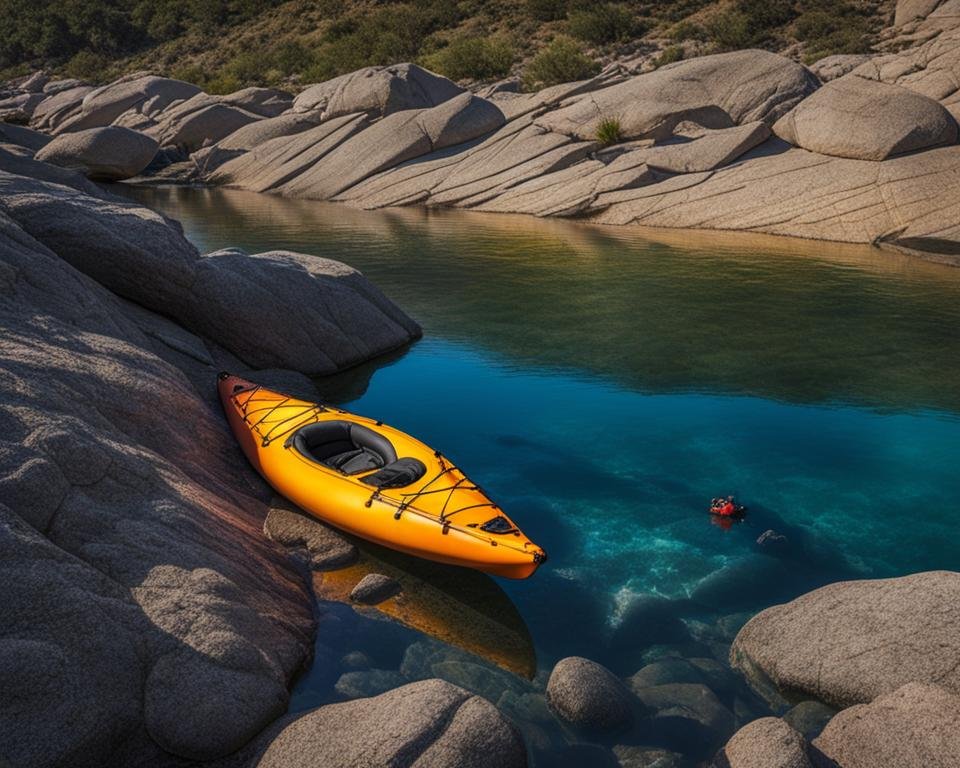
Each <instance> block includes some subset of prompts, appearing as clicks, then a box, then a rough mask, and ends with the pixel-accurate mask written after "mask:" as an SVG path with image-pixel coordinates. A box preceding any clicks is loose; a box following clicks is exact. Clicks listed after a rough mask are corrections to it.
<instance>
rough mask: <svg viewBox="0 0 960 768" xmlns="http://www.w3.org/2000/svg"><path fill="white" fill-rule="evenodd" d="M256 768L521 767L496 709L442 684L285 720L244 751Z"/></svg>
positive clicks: (511, 731)
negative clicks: (494, 764)
mask: <svg viewBox="0 0 960 768" xmlns="http://www.w3.org/2000/svg"><path fill="white" fill-rule="evenodd" d="M248 753H249V754H251V755H252V756H253V757H252V761H251V763H250V764H255V765H257V766H258V768H281V767H282V768H330V766H337V768H367V767H368V766H381V765H383V766H387V765H396V766H400V765H409V766H421V767H422V768H485V767H486V766H489V765H490V760H491V757H492V756H495V758H496V764H497V765H498V766H502V768H524V767H525V766H526V764H527V754H526V749H525V748H524V745H523V741H522V740H521V739H520V736H519V734H518V733H517V731H516V729H515V728H514V727H513V726H512V725H511V724H510V723H509V722H508V721H507V720H506V719H504V717H503V716H502V715H501V714H500V713H499V712H497V709H496V707H494V706H493V705H492V704H490V703H489V702H487V701H486V700H485V699H482V698H480V697H479V696H474V695H472V694H470V693H468V692H467V691H465V690H463V689H462V688H458V687H456V686H454V685H451V684H450V683H446V682H444V681H442V680H424V681H421V682H417V683H410V684H409V685H405V686H403V687H402V688H397V689H395V690H392V691H389V692H387V693H384V694H381V695H379V696H376V697H374V698H370V699H358V700H356V701H348V702H344V703H342V704H329V705H327V706H324V707H320V708H319V709H315V710H313V711H311V712H307V713H305V714H303V715H298V716H294V717H292V718H287V719H286V720H284V721H282V722H281V723H280V725H279V726H278V728H277V729H271V731H269V732H268V733H266V734H264V736H263V737H262V738H261V739H259V740H258V742H257V744H256V745H254V747H253V748H252V749H251V750H249V751H248Z"/></svg>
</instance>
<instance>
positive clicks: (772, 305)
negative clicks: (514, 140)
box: [125, 188, 960, 411]
mask: <svg viewBox="0 0 960 768" xmlns="http://www.w3.org/2000/svg"><path fill="white" fill-rule="evenodd" d="M125 192H126V193H127V194H131V195H133V196H135V197H136V198H138V199H140V200H142V201H144V202H146V203H148V204H151V205H155V206H159V207H161V208H162V209H163V210H164V211H166V212H167V213H169V214H171V215H173V216H174V217H176V218H178V219H181V220H182V221H183V222H184V226H185V227H186V229H187V230H188V231H189V232H190V234H191V237H193V238H194V239H195V240H196V241H197V242H198V244H199V245H200V246H201V247H202V248H204V249H213V248H217V247H222V246H225V245H237V244H240V245H242V246H244V247H246V248H248V249H251V250H260V249H270V248H276V247H285V248H291V249H296V250H301V251H305V252H309V253H316V254H318V255H322V256H326V257H332V258H338V259H341V260H343V261H346V262H348V263H350V264H352V265H354V266H356V267H358V268H359V269H361V270H362V271H364V272H365V273H366V274H367V275H368V276H370V277H371V278H372V279H373V280H374V281H375V282H376V283H377V284H378V285H380V286H381V287H382V288H383V289H384V290H385V291H386V292H387V293H388V294H389V295H390V296H391V297H392V298H394V299H395V300H396V301H397V302H398V303H399V304H400V305H401V306H403V307H404V309H406V310H407V311H408V312H409V313H410V314H412V315H413V316H414V317H416V318H417V319H418V320H419V321H420V322H421V323H422V324H423V326H424V328H425V330H426V332H427V333H428V334H440V335H442V336H443V337H444V338H447V339H451V340H457V339H459V340H463V341H464V342H467V343H469V344H472V345H478V346H480V347H482V348H484V349H487V350H492V351H495V352H496V354H498V355H500V356H505V357H507V358H509V359H513V360H515V361H516V362H517V364H518V365H525V366H526V365H539V366H548V367H552V368H564V369H572V370H581V371H584V372H586V373H589V374H591V375H597V374H599V375H603V376H607V377H610V378H612V379H613V380H616V381H618V382H620V383H622V384H624V385H626V386H629V387H631V388H633V389H636V390H639V391H644V392H678V391H688V392H689V391H710V392H731V393H738V394H753V395H758V396H761V397H766V398H773V399H778V400H785V401H789V402H851V403H859V404H866V405H869V406H873V407H882V408H897V409H918V408H939V409H946V410H951V411H957V410H960V387H957V386H955V382H956V381H957V380H958V378H960V334H958V333H957V332H956V329H957V327H958V326H960V279H958V275H960V273H958V272H957V270H955V269H951V268H950V267H945V266H941V265H936V264H929V263H926V262H922V261H920V260H917V259H913V258H911V257H907V256H901V255H896V254H893V253H890V252H886V251H881V250H878V249H874V248H869V247H864V246H844V245H839V244H833V243H810V242H805V241H795V240H788V239H784V238H772V237H766V236H752V235H743V234H740V233H738V234H735V235H724V234H723V233H719V234H718V233H710V234H706V233H691V232H686V231H684V232H675V231H649V230H643V231H639V230H637V229H635V228H620V227H596V226H588V225H584V224H579V223H569V222H558V221H547V220H539V219H535V218H532V217H528V216H508V215H491V214H471V213H467V212H458V211H426V210H421V209H397V210H388V211H378V212H367V211H357V210H353V209H350V208H347V207H345V206H342V205H336V204H329V203H319V202H314V201H297V200H285V199H280V198H276V197H272V196H269V195H256V194H252V193H246V192H232V191H224V190H183V189H164V188H160V189H156V188H149V189H143V188H139V189H129V188H126V189H125Z"/></svg>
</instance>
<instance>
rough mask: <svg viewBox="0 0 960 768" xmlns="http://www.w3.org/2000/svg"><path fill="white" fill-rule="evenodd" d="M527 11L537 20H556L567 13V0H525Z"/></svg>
mask: <svg viewBox="0 0 960 768" xmlns="http://www.w3.org/2000/svg"><path fill="white" fill-rule="evenodd" d="M527 13H528V14H530V15H531V16H532V17H533V18H535V19H536V20H537V21H556V20H557V19H562V18H564V17H566V15H567V0H527Z"/></svg>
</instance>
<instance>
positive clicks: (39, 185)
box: [0, 174, 420, 374]
mask: <svg viewBox="0 0 960 768" xmlns="http://www.w3.org/2000/svg"><path fill="white" fill-rule="evenodd" d="M0 211H3V212H6V213H7V214H8V215H9V216H11V218H13V219H15V220H16V221H17V222H18V224H19V225H20V226H21V227H23V228H24V230H26V231H28V232H29V233H30V234H31V235H32V236H33V237H34V238H36V239H37V240H38V241H40V242H42V243H43V244H44V245H46V246H47V247H49V248H50V249H51V250H53V251H54V252H55V253H57V255H59V256H60V257H61V258H63V259H64V260H66V261H67V262H69V263H70V264H71V265H72V266H74V267H75V268H77V269H79V270H80V271H81V272H84V273H85V274H87V275H89V276H91V277H93V278H94V279H96V280H97V281H99V282H100V283H101V284H103V285H104V286H106V287H107V288H109V289H110V290H112V291H114V292H115V293H117V294H119V295H121V296H123V297H124V298H127V299H130V300H132V301H134V302H136V303H137V304H140V305H141V306H144V307H147V308H149V309H152V310H154V311H156V312H159V313H162V314H165V315H167V316H168V317H172V318H174V319H176V320H178V321H179V322H181V323H182V324H184V325H186V326H187V327H188V328H189V329H190V330H192V331H193V332H195V333H198V334H200V335H201V336H204V337H206V338H209V339H212V340H214V341H215V342H217V343H218V344H219V345H221V346H223V347H225V348H226V349H227V350H229V351H230V352H231V353H233V354H234V355H236V356H237V357H239V358H240V360H242V361H243V362H245V363H246V364H247V365H249V366H251V367H255V368H288V369H292V370H298V371H300V372H302V373H308V374H323V373H333V372H335V371H337V370H340V369H342V368H345V367H348V366H351V365H355V364H357V363H359V362H362V361H364V360H368V359H370V358H371V357H375V356H376V355H379V354H383V353H385V352H389V351H392V350H394V349H397V348H399V347H401V346H403V345H404V344H406V343H408V342H409V341H411V340H412V339H414V338H417V337H419V335H420V328H419V326H418V325H417V324H416V323H415V322H413V321H412V320H411V319H410V318H408V317H407V316H406V315H405V314H404V313H403V312H402V311H401V310H400V309H398V308H397V307H396V305H394V304H393V303H392V302H391V301H390V300H389V299H388V298H387V297H386V296H384V295H383V294H382V293H381V292H380V291H379V289H377V288H376V287H375V286H374V285H372V284H371V283H370V282H369V281H367V280H366V278H364V277H363V275H361V274H360V273H359V272H357V271H356V270H354V269H352V268H350V267H348V266H346V265H345V264H341V263H339V262H335V261H331V260H328V259H320V258H316V257H312V256H306V255H303V254H295V253H290V252H277V251H275V252H269V253H264V254H259V255H256V256H249V255H246V254H244V253H243V252H240V251H220V252H216V253H212V254H208V255H206V256H204V257H202V258H201V257H200V256H199V254H198V253H197V251H196V249H195V248H194V247H193V246H192V245H191V244H190V243H188V242H187V241H186V240H185V239H184V238H183V235H182V233H181V232H180V231H179V230H178V228H176V227H175V226H173V225H171V223H170V222H169V221H168V220H166V219H164V218H163V217H162V216H160V215H159V214H157V213H155V212H153V211H150V210H148V209H146V208H143V207H140V206H138V205H134V204H131V203H129V202H126V201H120V200H119V199H117V198H111V197H103V198H92V197H90V196H88V195H84V194H82V193H80V192H78V191H75V190H71V189H67V188H63V187H58V186H56V185H53V184H49V183H43V182H36V181H32V180H30V179H26V178H23V177H20V176H12V175H10V174H0Z"/></svg>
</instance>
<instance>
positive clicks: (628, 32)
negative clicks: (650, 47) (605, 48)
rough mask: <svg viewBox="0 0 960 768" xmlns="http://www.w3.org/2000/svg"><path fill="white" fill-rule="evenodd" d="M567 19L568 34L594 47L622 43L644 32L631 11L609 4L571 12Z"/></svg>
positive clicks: (599, 4)
mask: <svg viewBox="0 0 960 768" xmlns="http://www.w3.org/2000/svg"><path fill="white" fill-rule="evenodd" d="M568 18H569V21H568V26H569V28H570V34H571V35H573V36H574V37H576V38H578V39H580V40H584V41H586V42H588V43H594V44H595V45H603V44H605V43H614V42H623V41H624V40H629V39H630V38H632V37H637V36H639V35H642V34H643V33H644V32H645V31H646V30H645V29H644V26H645V25H643V24H641V23H640V20H639V19H638V18H637V17H636V16H635V15H634V14H633V12H632V11H630V10H629V9H627V8H625V7H623V6H622V5H613V4H611V3H598V4H596V5H591V6H589V7H587V8H582V9H577V10H575V11H571V13H570V14H569V17H568Z"/></svg>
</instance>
